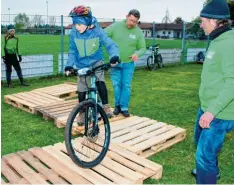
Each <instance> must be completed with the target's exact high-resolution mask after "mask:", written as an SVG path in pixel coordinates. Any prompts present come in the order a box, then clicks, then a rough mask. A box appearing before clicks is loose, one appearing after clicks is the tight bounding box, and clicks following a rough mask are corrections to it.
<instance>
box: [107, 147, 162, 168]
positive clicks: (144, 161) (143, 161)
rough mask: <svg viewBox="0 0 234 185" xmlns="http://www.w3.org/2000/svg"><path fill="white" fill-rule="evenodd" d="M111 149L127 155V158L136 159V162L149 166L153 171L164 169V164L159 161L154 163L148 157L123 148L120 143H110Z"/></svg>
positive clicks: (124, 155)
mask: <svg viewBox="0 0 234 185" xmlns="http://www.w3.org/2000/svg"><path fill="white" fill-rule="evenodd" d="M109 150H110V151H113V152H115V153H117V154H119V155H121V156H123V157H125V158H126V159H129V160H131V161H134V162H135V163H137V164H139V165H141V166H144V167H146V168H149V169H151V170H153V171H157V170H159V169H162V166H161V165H159V164H157V163H154V162H152V161H150V160H148V159H145V158H143V157H141V156H139V155H137V154H135V153H132V152H130V151H128V150H124V149H123V148H121V147H119V146H118V145H116V144H110V146H109Z"/></svg>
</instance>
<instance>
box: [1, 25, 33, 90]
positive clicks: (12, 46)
mask: <svg viewBox="0 0 234 185" xmlns="http://www.w3.org/2000/svg"><path fill="white" fill-rule="evenodd" d="M7 30H8V33H7V35H6V36H5V38H4V40H5V44H4V52H5V56H3V57H2V58H3V62H4V63H5V65H6V79H7V87H12V85H11V73H12V66H13V67H14V69H15V71H16V73H17V75H18V77H19V80H20V83H21V85H23V86H29V85H28V84H26V83H25V82H24V80H23V75H22V70H21V67H20V64H19V62H21V61H22V58H21V55H20V54H19V47H18V46H19V38H18V37H16V36H15V28H14V26H13V25H9V26H8V27H7Z"/></svg>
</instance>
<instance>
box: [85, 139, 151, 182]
mask: <svg viewBox="0 0 234 185" xmlns="http://www.w3.org/2000/svg"><path fill="white" fill-rule="evenodd" d="M94 145H95V146H94ZM89 147H90V148H92V149H93V150H94V151H96V152H99V153H100V152H101V150H102V147H101V146H100V145H97V144H93V146H89ZM106 157H109V158H111V159H113V160H114V161H116V162H118V163H120V164H121V165H123V166H126V167H128V168H130V169H132V170H134V171H136V172H139V173H141V174H143V175H144V176H146V178H148V177H151V176H153V175H154V173H155V172H154V171H152V170H150V169H147V168H145V167H143V166H141V165H138V164H136V163H135V162H134V161H130V160H128V159H126V158H124V157H122V156H120V155H118V154H116V153H114V152H112V151H108V152H107V154H106Z"/></svg>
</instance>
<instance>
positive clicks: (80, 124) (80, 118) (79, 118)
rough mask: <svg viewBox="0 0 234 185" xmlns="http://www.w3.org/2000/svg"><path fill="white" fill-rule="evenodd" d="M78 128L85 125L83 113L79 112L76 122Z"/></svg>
mask: <svg viewBox="0 0 234 185" xmlns="http://www.w3.org/2000/svg"><path fill="white" fill-rule="evenodd" d="M76 122H77V124H78V126H84V123H85V113H84V112H80V113H79V116H78V117H77V120H76Z"/></svg>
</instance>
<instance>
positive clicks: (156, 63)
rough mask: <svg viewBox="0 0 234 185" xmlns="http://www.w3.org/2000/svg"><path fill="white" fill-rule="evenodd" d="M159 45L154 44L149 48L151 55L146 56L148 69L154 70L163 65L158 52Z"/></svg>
mask: <svg viewBox="0 0 234 185" xmlns="http://www.w3.org/2000/svg"><path fill="white" fill-rule="evenodd" d="M159 45H160V44H156V45H153V46H151V47H150V48H149V49H150V50H151V55H150V56H149V57H148V58H147V67H148V69H149V70H150V71H154V70H155V69H157V67H158V68H162V67H164V65H163V59H162V55H161V54H159Z"/></svg>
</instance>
